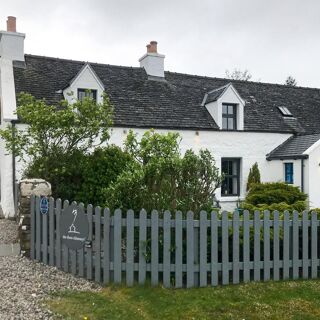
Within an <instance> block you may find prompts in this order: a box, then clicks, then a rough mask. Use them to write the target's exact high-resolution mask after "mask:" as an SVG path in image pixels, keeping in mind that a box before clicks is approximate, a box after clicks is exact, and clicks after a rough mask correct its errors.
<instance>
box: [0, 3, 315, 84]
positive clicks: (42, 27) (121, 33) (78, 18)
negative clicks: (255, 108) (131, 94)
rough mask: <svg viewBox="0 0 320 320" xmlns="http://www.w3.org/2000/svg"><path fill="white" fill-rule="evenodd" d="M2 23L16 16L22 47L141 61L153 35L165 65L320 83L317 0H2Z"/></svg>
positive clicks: (30, 50)
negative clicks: (248, 72) (23, 44)
mask: <svg viewBox="0 0 320 320" xmlns="http://www.w3.org/2000/svg"><path fill="white" fill-rule="evenodd" d="M1 2H2V3H1V11H0V12H1V16H0V29H5V28H6V17H7V16H8V15H13V16H16V17H17V29H18V31H19V32H24V33H26V40H25V52H26V53H31V54H39V55H46V56H53V57H60V58H70V59H74V60H85V61H92V62H101V63H109V64H116V65H127V66H138V59H139V58H140V56H142V55H143V54H144V53H145V51H146V47H145V45H146V44H147V43H148V42H149V41H150V40H156V41H158V51H159V52H160V53H163V54H165V55H166V58H165V69H166V70H169V71H175V72H183V73H191V74H198V75H206V76H215V77H224V76H225V70H226V69H229V70H232V69H233V68H235V67H236V68H240V69H242V70H244V69H248V70H249V71H250V73H251V74H252V76H253V78H252V79H253V80H259V81H262V82H277V83H283V82H284V81H285V79H286V77H287V76H288V75H292V76H293V77H294V78H296V79H297V82H298V84H299V85H302V86H309V87H320V18H319V15H320V1H319V0H305V1H301V0H181V1H180V0H131V1H130V0H90V1H88V0H87V1H84V0H54V1H45V0H28V1H26V0H11V1H5V0H1Z"/></svg>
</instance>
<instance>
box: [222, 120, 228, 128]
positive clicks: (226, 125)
mask: <svg viewBox="0 0 320 320" xmlns="http://www.w3.org/2000/svg"><path fill="white" fill-rule="evenodd" d="M222 129H228V118H222Z"/></svg>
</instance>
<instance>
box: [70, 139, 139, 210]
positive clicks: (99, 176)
mask: <svg viewBox="0 0 320 320" xmlns="http://www.w3.org/2000/svg"><path fill="white" fill-rule="evenodd" d="M132 161H133V159H132V157H131V156H130V155H129V154H128V153H127V152H124V151H122V150H121V148H119V147H117V146H115V145H110V146H107V147H104V148H101V147H100V148H97V149H95V150H94V152H93V153H92V154H90V155H88V156H87V157H86V161H85V163H84V165H83V166H82V179H81V180H82V185H81V188H79V191H78V192H77V193H76V200H77V201H82V202H85V204H89V203H91V204H94V205H100V206H103V205H104V204H105V201H106V195H105V190H106V189H107V188H108V187H109V185H110V183H111V182H113V181H115V180H116V179H117V178H118V176H119V174H120V173H122V172H123V171H124V170H125V169H126V168H127V167H128V166H129V165H130V163H131V162H132Z"/></svg>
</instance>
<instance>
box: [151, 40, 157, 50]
mask: <svg viewBox="0 0 320 320" xmlns="http://www.w3.org/2000/svg"><path fill="white" fill-rule="evenodd" d="M157 44H158V42H157V41H150V52H152V53H158V49H157Z"/></svg>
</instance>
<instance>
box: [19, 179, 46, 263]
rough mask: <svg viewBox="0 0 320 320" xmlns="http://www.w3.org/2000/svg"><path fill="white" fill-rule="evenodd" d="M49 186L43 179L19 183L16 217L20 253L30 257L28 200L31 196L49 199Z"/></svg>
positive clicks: (26, 180) (25, 180)
mask: <svg viewBox="0 0 320 320" xmlns="http://www.w3.org/2000/svg"><path fill="white" fill-rule="evenodd" d="M51 194H52V190H51V184H50V183H49V182H47V181H45V180H43V179H24V180H21V181H20V183H19V199H18V217H19V239H20V248H21V253H22V254H23V255H25V256H28V257H29V256H30V237H31V234H30V224H31V212H30V204H31V203H30V199H31V196H32V195H35V196H46V197H49V196H51Z"/></svg>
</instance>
